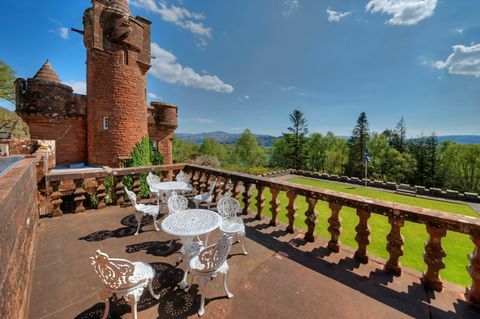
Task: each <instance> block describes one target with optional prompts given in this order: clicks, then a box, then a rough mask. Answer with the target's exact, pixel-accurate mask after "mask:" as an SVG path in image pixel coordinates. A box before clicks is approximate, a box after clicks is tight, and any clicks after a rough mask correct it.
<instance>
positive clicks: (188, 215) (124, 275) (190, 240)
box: [90, 172, 247, 319]
mask: <svg viewBox="0 0 480 319" xmlns="http://www.w3.org/2000/svg"><path fill="white" fill-rule="evenodd" d="M182 173H183V172H180V174H178V175H177V181H178V180H180V183H183V184H185V185H186V186H184V187H182V188H180V189H173V188H175V187H176V186H174V187H171V190H165V189H166V188H163V189H162V190H161V191H160V190H159V189H160V188H158V187H157V186H158V185H159V184H164V183H161V182H160V183H159V178H158V179H157V178H156V177H158V176H155V175H153V174H152V175H151V176H149V177H148V178H147V181H148V184H149V186H150V190H151V192H152V193H155V194H156V195H157V205H144V204H138V203H137V200H136V196H135V193H133V192H131V191H129V190H128V189H126V188H125V191H126V194H127V196H128V197H129V199H130V201H131V202H132V204H133V205H134V207H135V218H136V220H137V222H138V226H137V231H136V233H135V235H137V234H138V232H139V230H140V227H141V219H142V217H143V216H144V215H150V216H152V218H153V223H154V225H155V230H157V231H158V230H159V229H158V227H157V224H156V219H157V216H158V213H159V208H160V206H159V200H160V197H161V196H164V195H167V198H168V200H167V206H168V210H169V214H168V216H167V217H166V218H165V219H164V220H163V222H162V224H161V228H162V230H163V231H165V232H166V233H167V234H170V235H172V236H176V237H179V238H180V241H181V242H182V248H181V250H180V253H181V254H182V258H181V259H182V260H184V261H185V271H184V276H183V279H182V281H181V282H180V284H179V286H180V288H182V289H185V291H188V289H189V288H190V287H191V284H192V283H193V282H194V280H196V282H197V283H198V285H199V287H200V293H201V295H202V297H201V305H200V309H199V311H198V315H199V316H202V315H203V314H204V312H205V309H204V307H205V297H204V295H205V291H206V289H207V286H208V284H209V282H210V281H212V280H213V279H215V278H216V277H217V275H218V274H221V275H222V276H223V279H224V289H225V292H226V294H227V297H228V298H233V294H232V293H230V291H229V290H228V287H227V275H228V271H229V266H228V262H227V257H228V254H229V252H230V249H231V245H232V243H233V242H234V241H237V242H238V241H239V239H238V237H239V235H240V236H241V237H245V226H244V224H243V220H242V219H241V218H239V217H237V213H238V212H240V210H241V207H240V204H239V203H238V201H237V200H236V199H234V198H232V197H231V196H230V195H228V194H227V195H225V196H224V197H223V198H222V199H221V200H220V201H219V202H218V204H217V209H218V213H217V212H214V211H211V210H205V209H198V204H200V203H201V202H204V203H207V207H208V208H210V204H211V202H212V200H213V190H214V188H215V183H216V181H215V182H214V183H213V184H212V186H211V187H210V190H209V192H208V193H205V194H200V195H197V196H200V197H201V198H200V197H198V198H197V200H196V199H195V198H196V197H194V199H193V200H194V202H195V204H196V206H197V209H188V199H187V198H186V197H184V196H182V195H179V194H177V193H176V191H179V192H181V193H183V194H185V193H187V192H191V190H192V189H193V188H192V187H191V185H188V182H189V177H190V176H188V175H187V174H185V173H183V174H182ZM184 175H186V176H187V177H188V179H187V177H185V176H184ZM162 192H163V193H162ZM200 199H201V200H200ZM217 228H219V229H220V231H221V232H222V235H221V236H220V238H219V240H218V241H217V242H216V243H214V244H213V245H210V246H208V237H209V236H208V235H209V234H210V233H211V232H212V231H214V230H215V229H217ZM203 235H205V239H204V240H203V241H202V240H200V236H203ZM241 245H242V250H243V253H244V255H247V251H246V250H245V247H244V244H243V241H242V242H241ZM90 259H91V263H92V265H93V266H94V269H95V271H96V272H97V274H98V275H99V277H100V278H101V279H102V281H103V283H104V288H103V290H102V291H101V293H100V296H101V298H102V300H103V301H104V302H105V313H104V315H103V319H105V318H106V317H107V316H108V312H109V297H110V296H111V295H112V294H115V295H117V297H119V298H124V299H125V300H126V301H128V302H129V303H130V305H131V308H132V314H133V318H134V319H136V318H137V303H138V301H139V299H140V296H141V295H142V293H143V290H144V288H146V287H148V288H149V291H150V293H151V294H152V296H153V297H154V298H155V299H158V298H159V296H157V295H156V294H155V293H154V292H153V289H152V281H153V278H154V277H155V270H154V269H153V268H152V267H151V266H150V265H149V264H147V263H142V262H130V261H128V260H125V259H117V258H110V257H109V256H108V255H107V254H105V253H103V252H101V251H96V252H95V254H94V255H93V256H92V257H91V258H90ZM189 273H190V274H191V278H190V285H188V284H187V277H188V274H189Z"/></svg>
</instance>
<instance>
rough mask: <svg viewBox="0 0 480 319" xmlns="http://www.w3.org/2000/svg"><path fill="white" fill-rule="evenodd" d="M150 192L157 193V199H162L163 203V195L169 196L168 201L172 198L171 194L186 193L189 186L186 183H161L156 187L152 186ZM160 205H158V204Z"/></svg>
mask: <svg viewBox="0 0 480 319" xmlns="http://www.w3.org/2000/svg"><path fill="white" fill-rule="evenodd" d="M150 190H151V191H152V192H155V193H157V198H158V199H160V197H161V198H162V202H163V194H166V195H167V201H168V198H169V197H170V194H172V192H174V191H177V192H178V191H180V192H181V191H186V190H188V184H187V183H184V182H175V181H173V182H161V183H156V184H155V185H152V186H151V187H150ZM157 204H158V203H157Z"/></svg>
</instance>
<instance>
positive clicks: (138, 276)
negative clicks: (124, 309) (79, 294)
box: [90, 250, 160, 319]
mask: <svg viewBox="0 0 480 319" xmlns="http://www.w3.org/2000/svg"><path fill="white" fill-rule="evenodd" d="M90 262H91V264H92V265H93V268H94V269H95V272H96V273H97V274H98V276H99V277H100V279H101V280H102V281H103V284H104V287H103V289H102V290H101V291H100V298H101V299H102V300H103V301H104V302H105V312H104V314H103V317H102V319H106V318H107V316H108V313H109V310H110V302H109V298H110V297H111V296H112V295H116V296H117V298H123V299H125V300H126V301H127V302H128V303H129V304H130V307H131V308H132V314H133V318H134V319H137V303H138V301H139V300H140V296H141V295H142V293H143V290H144V289H145V288H146V287H148V290H149V291H150V293H151V294H152V296H153V298H155V299H157V300H158V299H159V298H160V296H159V295H156V294H155V293H154V292H153V288H152V281H153V278H154V277H155V270H154V269H153V268H152V266H150V265H149V264H147V263H144V262H131V261H128V260H126V259H119V258H110V257H108V255H107V254H105V253H103V252H101V251H100V250H97V251H96V252H95V253H94V254H93V256H91V257H90Z"/></svg>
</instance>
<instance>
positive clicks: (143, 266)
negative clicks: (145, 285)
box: [130, 261, 155, 284]
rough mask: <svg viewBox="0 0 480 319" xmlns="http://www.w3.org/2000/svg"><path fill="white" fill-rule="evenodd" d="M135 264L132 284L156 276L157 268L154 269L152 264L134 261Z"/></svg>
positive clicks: (131, 279)
mask: <svg viewBox="0 0 480 319" xmlns="http://www.w3.org/2000/svg"><path fill="white" fill-rule="evenodd" d="M133 265H134V266H135V270H134V271H133V275H132V276H131V277H130V282H131V283H132V284H137V283H139V282H142V281H145V280H147V279H150V278H153V277H155V270H153V268H152V266H150V264H148V263H146V262H141V261H137V262H134V263H133Z"/></svg>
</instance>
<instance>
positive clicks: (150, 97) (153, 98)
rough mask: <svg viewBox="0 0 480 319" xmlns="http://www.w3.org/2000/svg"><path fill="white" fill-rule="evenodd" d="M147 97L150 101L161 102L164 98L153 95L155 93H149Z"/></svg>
mask: <svg viewBox="0 0 480 319" xmlns="http://www.w3.org/2000/svg"><path fill="white" fill-rule="evenodd" d="M147 97H148V98H149V99H150V100H155V99H157V100H161V99H162V98H161V97H160V96H158V95H157V94H155V93H153V92H148V93H147Z"/></svg>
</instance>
